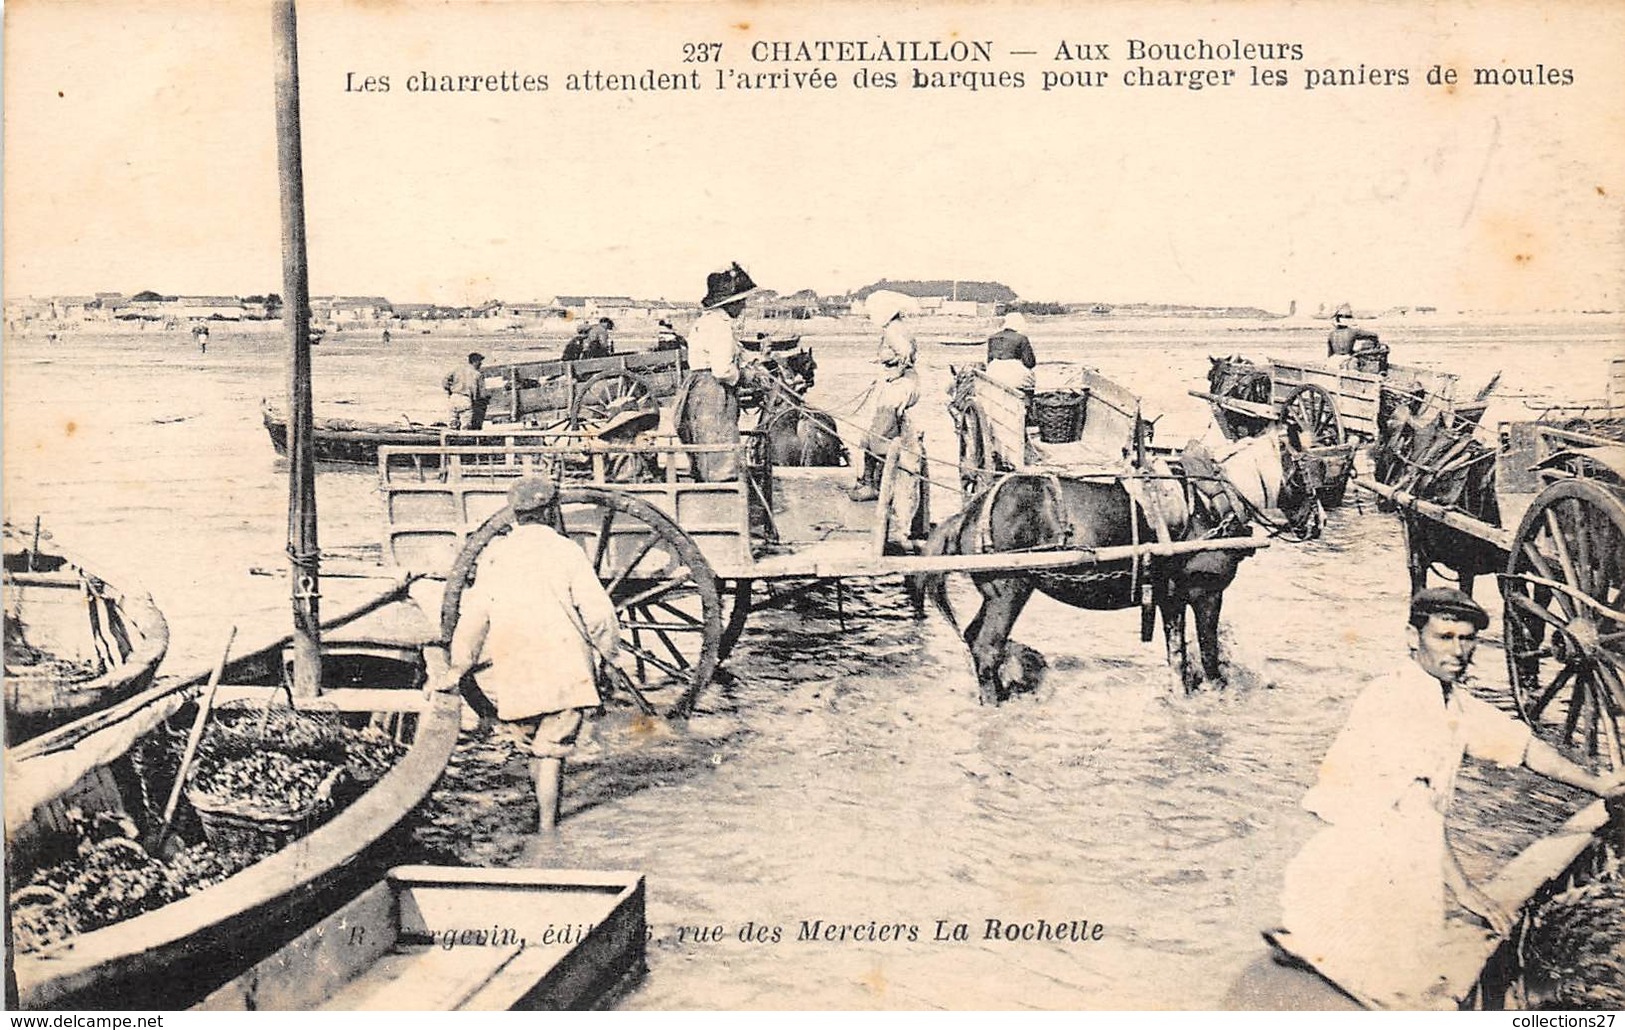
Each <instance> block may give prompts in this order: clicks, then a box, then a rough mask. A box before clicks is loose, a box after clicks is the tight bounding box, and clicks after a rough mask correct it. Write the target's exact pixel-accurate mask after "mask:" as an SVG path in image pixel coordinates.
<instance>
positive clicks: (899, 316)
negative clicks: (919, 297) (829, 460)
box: [847, 290, 920, 501]
mask: <svg viewBox="0 0 1625 1030" xmlns="http://www.w3.org/2000/svg"><path fill="white" fill-rule="evenodd" d="M864 306H865V310H867V311H868V313H869V319H870V321H872V322H874V324H875V325H878V326H880V347H879V349H878V350H877V351H876V353H875V360H876V361H878V362H879V363H880V377H879V378H878V379H877V380H876V381H875V411H874V415H873V417H872V418H871V420H870V422H869V435H868V436H867V437H866V438H865V439H864V443H863V472H862V473H861V474H860V475H859V477H858V481H857V483H856V484H855V485H854V486H853V487H852V489H851V491H849V492H848V494H847V496H849V497H851V498H852V499H853V500H854V501H872V500H875V499H876V498H878V497H879V496H880V475H881V470H882V469H883V468H884V466H885V460H886V451H887V450H888V449H889V448H890V447H891V442H892V441H893V440H895V439H897V438H898V437H899V436H902V435H903V430H904V428H905V427H906V426H907V424H908V422H907V417H908V409H909V408H912V407H913V406H914V405H915V404H916V403H918V402H919V399H920V378H919V375H918V373H916V372H915V370H914V363H915V361H916V359H917V358H918V355H919V348H918V346H917V345H916V344H915V342H914V334H913V333H912V332H910V331H909V330H908V327H907V326H906V325H905V324H904V322H903V316H904V315H905V314H908V313H910V312H913V311H917V310H919V304H918V302H917V301H915V299H914V298H913V297H908V296H905V295H903V294H901V293H896V292H893V291H892V290H876V291H875V292H874V293H871V294H870V295H869V299H868V300H867V301H865V304H864Z"/></svg>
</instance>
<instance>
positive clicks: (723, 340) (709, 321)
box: [688, 308, 739, 385]
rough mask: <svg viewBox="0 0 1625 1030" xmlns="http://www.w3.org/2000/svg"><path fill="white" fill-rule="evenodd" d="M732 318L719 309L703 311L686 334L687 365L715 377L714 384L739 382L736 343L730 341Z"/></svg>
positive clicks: (732, 332) (732, 340) (731, 337)
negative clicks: (691, 329)
mask: <svg viewBox="0 0 1625 1030" xmlns="http://www.w3.org/2000/svg"><path fill="white" fill-rule="evenodd" d="M733 321H734V320H733V319H731V318H729V317H728V313H727V312H726V311H723V310H722V309H721V308H716V309H714V310H711V311H707V312H706V313H705V314H703V315H701V316H700V320H699V321H698V322H695V323H694V329H693V331H692V332H690V333H689V334H688V364H689V367H690V368H697V369H703V370H704V371H707V372H710V373H711V374H712V375H714V376H716V377H717V379H718V381H720V382H724V383H728V384H730V385H731V384H733V383H737V382H739V343H738V342H737V341H736V340H735V339H734V329H733Z"/></svg>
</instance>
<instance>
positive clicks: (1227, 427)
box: [1213, 366, 1271, 440]
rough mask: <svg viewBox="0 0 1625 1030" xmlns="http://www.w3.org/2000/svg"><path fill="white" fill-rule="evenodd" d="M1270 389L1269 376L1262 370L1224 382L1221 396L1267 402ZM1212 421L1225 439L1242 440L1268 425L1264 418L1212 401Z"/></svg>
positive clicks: (1252, 401) (1251, 401) (1260, 402)
mask: <svg viewBox="0 0 1625 1030" xmlns="http://www.w3.org/2000/svg"><path fill="white" fill-rule="evenodd" d="M1244 367H1247V366H1244ZM1270 389H1271V387H1270V377H1269V376H1268V375H1266V374H1265V373H1263V372H1255V373H1253V374H1251V375H1238V376H1237V377H1236V379H1235V380H1234V381H1233V382H1231V383H1228V384H1226V387H1225V391H1224V393H1223V394H1222V396H1224V397H1229V398H1233V399H1235V400H1238V401H1247V402H1248V403H1251V404H1268V403H1269V402H1270ZM1213 422H1214V424H1215V425H1217V426H1218V427H1219V432H1221V433H1223V434H1224V438H1225V439H1226V440H1244V439H1246V438H1247V437H1250V436H1257V435H1258V434H1259V433H1262V432H1263V431H1264V429H1265V427H1266V426H1268V425H1269V422H1268V421H1267V420H1266V419H1261V418H1259V417H1258V416H1256V415H1247V414H1243V413H1242V412H1239V411H1233V410H1231V409H1230V408H1227V407H1225V406H1224V405H1222V404H1220V403H1218V402H1214V403H1213Z"/></svg>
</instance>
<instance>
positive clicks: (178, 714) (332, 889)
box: [6, 581, 459, 1009]
mask: <svg viewBox="0 0 1625 1030" xmlns="http://www.w3.org/2000/svg"><path fill="white" fill-rule="evenodd" d="M408 588H409V583H408V582H407V581H402V582H398V583H396V584H394V585H393V586H392V587H391V588H390V589H389V590H387V591H385V592H384V593H383V594H381V595H379V596H377V597H374V598H372V599H370V600H369V601H368V602H367V603H366V604H363V605H361V606H360V607H358V608H356V609H354V610H353V611H351V612H349V613H346V614H345V615H343V616H341V617H340V618H338V619H335V620H333V621H332V622H330V623H328V624H327V628H328V629H334V628H337V627H338V626H341V625H346V624H351V623H353V622H355V621H356V620H358V619H360V618H361V617H362V616H363V615H367V614H370V613H373V612H377V611H379V610H380V609H388V610H387V611H385V612H382V613H380V614H386V615H387V614H390V613H391V612H394V613H398V614H400V615H404V616H406V617H409V618H415V619H421V616H420V615H418V614H417V613H416V612H415V609H413V608H412V606H410V604H409V602H405V601H403V598H404V597H405V596H406V592H407V590H408ZM391 606H393V607H391ZM422 629H423V633H422V636H423V637H424V638H428V637H430V636H433V633H432V630H431V628H430V627H429V626H428V624H427V623H426V622H424V623H422ZM411 635H414V634H392V633H391V634H376V633H371V634H357V635H353V636H350V637H348V638H347V639H343V640H329V641H327V642H326V643H324V645H323V667H324V679H325V680H326V682H328V683H329V684H333V685H334V689H328V690H326V691H325V692H324V693H323V694H322V695H321V696H320V697H319V698H317V699H314V701H313V702H311V704H312V705H313V706H314V707H316V708H318V709H319V710H323V711H339V712H343V713H352V715H353V718H354V719H355V720H361V721H366V720H368V719H375V720H389V721H391V723H392V724H393V727H394V733H395V736H396V738H397V740H399V741H400V742H401V743H403V744H406V745H407V751H406V753H405V754H404V756H402V757H401V758H400V759H398V760H397V761H396V763H395V764H394V765H393V766H392V767H391V768H390V769H389V771H388V772H387V773H385V774H384V775H383V776H382V778H380V779H379V780H378V781H377V782H376V783H375V784H373V785H372V786H371V787H370V788H369V789H367V790H366V792H365V793H364V794H363V795H362V796H361V797H360V798H359V799H357V800H355V801H354V802H353V803H351V804H350V805H349V806H348V807H347V808H344V809H343V810H342V811H340V812H339V813H338V814H337V815H336V816H334V817H333V818H332V819H331V820H330V821H328V822H325V823H323V824H321V825H320V826H318V827H317V828H316V829H315V830H313V831H312V832H310V833H309V834H308V835H307V836H304V837H301V838H299V839H297V840H294V841H293V842H292V843H290V844H288V845H287V846H286V847H284V848H283V849H282V850H280V851H277V852H275V853H274V854H271V855H269V856H268V857H266V858H264V859H262V860H260V861H259V862H256V863H255V864H253V865H250V866H248V867H247V868H244V869H243V870H241V871H240V872H238V873H236V874H235V875H233V876H230V877H229V878H227V879H225V880H223V881H221V882H220V883H217V884H215V885H214V886H212V887H209V888H207V889H205V890H202V891H200V892H198V893H195V894H193V895H191V896H189V897H186V898H184V899H182V900H179V901H175V902H172V903H170V904H168V905H164V906H163V907H161V908H157V909H154V910H152V911H149V912H146V913H144V914H141V915H137V916H135V917H133V918H130V919H127V920H125V921H123V922H119V923H114V924H112V925H110V926H106V927H103V928H101V929H96V930H91V931H89V932H86V933H82V934H79V935H78V936H76V937H73V938H71V939H69V940H68V941H65V942H62V943H61V944H60V945H58V946H50V947H46V948H43V949H41V950H39V951H36V952H33V953H30V954H26V955H15V954H14V953H12V952H8V960H9V962H10V964H11V968H10V969H9V970H8V984H10V983H14V984H15V989H16V997H15V998H14V999H10V1000H11V1001H13V1003H14V1004H16V1005H17V1006H19V1007H21V1008H25V1009H50V1008H64V1007H66V1008H87V1009H102V1008H132V1007H133V1008H154V1009H170V1008H181V1007H185V1006H187V1005H191V1004H194V1003H196V1002H197V1001H198V1000H199V999H200V998H202V997H203V996H204V995H205V994H207V993H208V992H209V991H210V990H212V989H214V988H215V987H217V986H219V985H220V984H221V983H224V982H225V981H226V980H228V979H230V978H231V977H232V976H235V975H237V974H238V973H239V972H241V970H242V969H243V968H245V967H246V966H248V965H250V964H252V963H253V962H256V961H259V960H260V959H262V958H264V957H265V956H266V955H268V954H270V953H271V952H272V951H274V950H275V949H276V948H277V947H279V946H280V945H282V944H283V943H285V942H286V941H287V940H289V939H291V938H292V937H293V936H294V935H295V934H297V933H299V932H301V931H302V930H303V929H305V928H306V927H308V926H309V925H311V923H313V922H314V921H316V920H317V919H319V918H320V917H321V916H322V915H323V914H325V913H326V912H328V911H330V910H331V909H332V908H333V907H334V906H336V905H338V904H339V903H341V902H342V901H343V900H344V899H345V898H348V897H350V896H351V895H353V894H354V893H355V891H356V890H358V889H360V888H361V887H363V886H365V885H366V884H367V883H370V882H372V880H374V879H376V878H377V876H378V875H379V874H380V872H381V871H382V870H384V869H386V868H388V866H389V865H391V864H392V863H393V862H395V861H398V857H399V856H398V851H397V845H398V837H399V834H400V832H402V831H403V829H404V824H405V823H406V820H407V818H408V816H409V815H410V814H411V812H412V811H413V809H415V808H416V807H417V805H418V804H419V803H420V802H421V801H422V800H423V799H424V798H425V797H426V796H427V795H428V793H429V791H430V790H431V789H432V788H433V786H434V784H435V782H436V781H437V780H438V779H439V777H440V775H441V773H442V772H443V771H444V769H445V766H446V762H447V760H448V759H449V758H450V755H451V751H452V748H453V747H454V746H455V744H456V740H457V733H458V724H459V713H458V701H457V698H456V697H455V696H454V695H445V694H438V695H434V696H433V697H425V696H424V694H423V691H422V689H421V687H422V684H423V682H424V678H425V676H427V675H429V674H430V672H431V671H432V670H433V669H434V668H435V667H436V665H437V663H441V662H443V661H444V655H443V654H442V653H441V651H440V650H439V648H437V647H433V646H429V647H424V646H420V645H419V644H417V643H414V642H412V641H410V640H408V639H405V638H406V637H409V636H411ZM289 641H290V638H289V637H283V638H280V639H278V640H275V641H272V642H271V643H269V644H266V645H264V646H261V647H258V648H256V649H255V650H253V651H251V652H249V653H247V654H244V655H242V656H241V657H239V658H236V659H234V660H232V661H231V662H229V663H228V664H227V665H226V667H225V675H224V676H223V677H222V685H221V686H220V688H219V693H218V703H220V704H224V703H226V702H228V701H232V700H251V701H254V702H256V703H270V702H272V701H274V700H276V699H277V698H286V697H287V696H288V695H287V693H286V691H285V689H284V688H282V687H281V686H280V684H281V683H282V682H283V680H284V677H285V676H286V675H287V674H286V672H285V670H284V663H285V660H286V659H285V654H286V646H287V644H288V643H289ZM207 678H208V677H207V676H206V675H203V674H199V675H195V676H190V677H187V678H185V679H180V680H173V681H164V682H161V683H160V684H158V685H157V686H154V687H152V688H150V689H148V690H146V691H144V692H142V693H141V694H138V695H136V696H135V697H132V698H129V699H127V700H126V701H124V702H121V703H119V704H117V705H114V706H112V707H111V708H109V709H105V710H103V711H100V712H97V713H95V714H93V715H91V716H89V717H87V718H85V719H81V720H79V721H77V722H74V723H70V724H68V725H67V726H64V727H61V728H59V729H57V730H54V731H51V732H49V733H45V734H42V735H41V736H39V737H36V738H34V739H33V740H31V741H29V742H27V743H26V744H24V745H22V746H20V747H18V748H15V749H10V750H8V753H7V755H6V786H7V791H6V824H7V837H8V843H7V848H8V854H7V859H8V863H9V864H10V865H11V867H12V868H13V869H19V868H22V869H26V868H28V866H29V865H30V863H31V862H32V860H33V859H34V857H35V856H38V855H41V854H44V853H46V851H47V850H48V848H49V847H50V844H51V841H52V840H53V838H57V839H60V837H61V835H62V833H63V831H64V830H65V829H66V828H67V825H68V823H69V821H70V818H71V817H70V816H69V814H68V811H67V810H68V809H69V808H70V807H77V808H78V809H80V810H81V811H84V812H86V813H95V812H107V813H124V814H127V815H130V816H131V817H132V818H134V819H135V821H136V823H137V825H138V827H139V828H140V829H141V830H142V831H143V833H142V835H143V836H146V834H147V832H148V831H150V830H151V829H152V827H150V826H145V825H141V823H142V821H143V818H144V817H145V815H146V813H147V812H148V811H150V806H147V805H143V804H141V803H139V800H138V794H139V786H138V784H137V777H136V775H135V768H134V758H133V754H134V752H135V749H136V746H137V744H138V743H140V741H141V740H142V739H143V737H144V736H145V735H147V734H149V733H152V732H156V731H160V730H161V729H162V728H163V727H164V726H165V725H166V724H170V725H176V724H181V725H185V724H189V723H190V720H191V718H192V716H193V713H194V711H195V696H196V695H197V693H198V691H199V688H200V687H201V686H202V685H203V684H204V682H205V681H206V680H207ZM165 786H167V785H165ZM12 977H14V978H15V979H14V980H13V979H12Z"/></svg>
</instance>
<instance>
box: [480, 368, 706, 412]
mask: <svg viewBox="0 0 1625 1030" xmlns="http://www.w3.org/2000/svg"><path fill="white" fill-rule="evenodd" d="M684 368H685V364H684V361H683V351H681V350H675V349H674V350H654V351H642V352H638V353H632V354H612V355H610V356H608V357H603V358H579V359H577V360H575V361H533V362H525V363H517V364H507V365H498V366H494V367H492V366H488V367H486V368H485V369H483V371H484V373H485V376H486V382H487V385H488V386H490V387H491V401H490V405H489V406H488V407H487V408H486V418H488V419H489V420H491V421H492V422H505V423H515V424H524V425H529V426H534V427H538V428H543V429H556V428H560V427H568V428H570V429H592V428H594V427H596V426H601V425H603V424H604V423H605V422H607V421H609V419H610V418H612V417H614V416H615V415H617V414H619V413H620V412H622V411H627V410H634V411H637V410H653V409H654V408H656V407H658V406H659V405H660V403H661V402H662V401H667V400H670V399H671V398H672V397H674V396H675V395H676V393H677V388H678V386H679V385H681V383H682V381H683V370H684ZM498 379H500V383H497V382H496V380H498Z"/></svg>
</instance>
